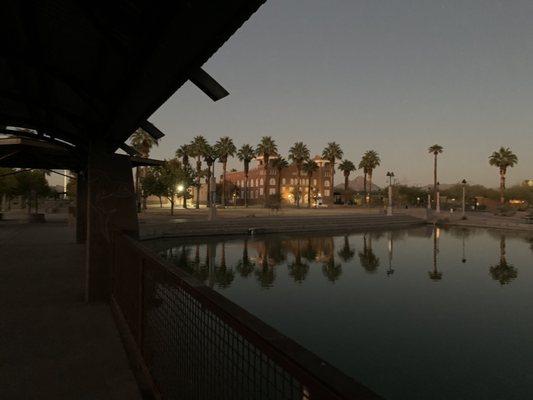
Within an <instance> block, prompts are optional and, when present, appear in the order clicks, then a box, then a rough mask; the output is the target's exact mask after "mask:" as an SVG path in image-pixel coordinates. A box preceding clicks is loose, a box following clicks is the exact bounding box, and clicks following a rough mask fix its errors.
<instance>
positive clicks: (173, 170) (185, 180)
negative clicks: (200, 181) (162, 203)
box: [156, 159, 193, 215]
mask: <svg viewBox="0 0 533 400" xmlns="http://www.w3.org/2000/svg"><path fill="white" fill-rule="evenodd" d="M156 168H157V175H156V176H157V177H158V179H160V181H161V182H160V185H161V186H162V188H164V190H162V193H163V195H164V196H165V197H166V198H167V199H168V201H169V202H170V215H174V205H175V200H176V195H177V194H178V186H179V185H182V186H183V187H189V186H191V185H192V182H193V172H192V170H191V168H190V167H189V166H187V167H183V166H182V165H181V163H180V162H179V161H178V160H176V159H172V160H168V161H165V162H164V163H163V165H162V166H160V167H156Z"/></svg>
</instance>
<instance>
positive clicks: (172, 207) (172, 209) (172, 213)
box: [169, 196, 174, 215]
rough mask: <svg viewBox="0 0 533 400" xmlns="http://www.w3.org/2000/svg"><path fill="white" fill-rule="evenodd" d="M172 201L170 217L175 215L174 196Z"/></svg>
mask: <svg viewBox="0 0 533 400" xmlns="http://www.w3.org/2000/svg"><path fill="white" fill-rule="evenodd" d="M169 200H170V215H174V196H172V198H169Z"/></svg>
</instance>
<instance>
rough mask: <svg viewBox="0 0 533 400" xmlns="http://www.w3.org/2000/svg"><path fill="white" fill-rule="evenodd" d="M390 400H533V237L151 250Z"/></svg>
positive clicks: (172, 245) (420, 232) (233, 243)
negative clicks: (414, 399)
mask: <svg viewBox="0 0 533 400" xmlns="http://www.w3.org/2000/svg"><path fill="white" fill-rule="evenodd" d="M153 246H154V247H155V248H156V250H157V251H158V252H159V254H160V255H161V256H162V257H164V258H167V259H169V260H171V261H172V262H173V263H175V265H176V266H177V267H179V268H184V269H186V270H187V271H189V272H190V273H192V274H193V275H194V276H196V277H197V278H198V279H200V280H201V281H203V282H204V283H205V284H206V285H209V286H211V287H213V288H214V289H215V290H217V291H219V292H220V293H222V294H223V295H224V296H226V297H227V298H229V299H231V300H232V301H234V302H236V303H237V304H239V305H241V306H242V307H243V308H245V309H247V310H248V311H250V312H251V313H253V314H255V315H256V316H258V317H259V318H261V319H262V320H264V321H266V322H267V323H269V324H270V325H272V326H274V327H275V328H277V329H278V330H279V331H281V332H282V333H284V334H286V335H287V336H289V337H291V338H293V339H294V340H296V341H297V342H299V343H300V344H302V345H303V346H305V347H307V348H308V349H310V350H312V351H313V352H315V353H316V354H318V355H319V356H321V357H322V358H324V359H325V360H327V361H328V362H330V363H331V364H333V365H335V366H337V367H338V368H339V369H341V370H342V371H344V372H345V373H347V374H348V375H350V376H353V377H354V378H355V379H356V380H357V381H359V382H361V383H363V384H365V385H366V386H368V387H369V388H371V389H372V390H374V391H375V392H377V393H378V394H380V395H382V396H384V397H386V398H388V399H408V398H409V399H413V398H416V399H531V398H533V263H532V256H533V235H531V234H530V235H529V236H528V235H522V234H519V233H513V232H511V233H509V232H503V231H487V230H467V229H450V230H443V229H440V228H433V227H422V228H415V229H409V230H395V231H390V232H387V231H384V232H369V233H364V234H363V233H356V234H350V235H341V236H320V235H316V234H314V235H312V236H309V235H307V236H306V235H301V236H298V235H290V236H284V235H276V236H262V237H255V238H246V239H243V238H240V239H228V240H221V239H216V240H214V239H201V240H200V239H197V240H189V241H179V242H178V241H176V240H174V241H171V240H165V241H159V242H156V243H153Z"/></svg>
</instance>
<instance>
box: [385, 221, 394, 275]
mask: <svg viewBox="0 0 533 400" xmlns="http://www.w3.org/2000/svg"><path fill="white" fill-rule="evenodd" d="M392 236H393V235H392V232H389V243H388V250H389V268H388V269H387V276H391V275H392V274H394V269H393V268H392V251H393V248H394V241H393V240H392Z"/></svg>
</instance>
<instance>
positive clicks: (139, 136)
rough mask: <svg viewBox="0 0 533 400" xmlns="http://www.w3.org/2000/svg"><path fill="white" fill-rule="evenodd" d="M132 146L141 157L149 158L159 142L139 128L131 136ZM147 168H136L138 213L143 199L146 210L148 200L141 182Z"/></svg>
mask: <svg viewBox="0 0 533 400" xmlns="http://www.w3.org/2000/svg"><path fill="white" fill-rule="evenodd" d="M130 140H131V145H132V147H133V148H134V149H135V150H137V152H138V153H139V154H140V155H141V157H144V158H148V156H149V155H150V150H151V149H152V147H154V146H157V144H158V143H157V140H156V139H154V138H153V137H152V136H150V135H149V134H148V132H146V131H145V130H144V129H142V128H138V129H136V130H135V132H133V135H131V138H130ZM145 172H146V167H137V168H135V189H136V191H137V211H138V212H140V211H141V198H144V199H145V200H144V209H146V198H145V197H144V196H142V193H141V187H140V181H141V178H142V177H143V176H144V175H145Z"/></svg>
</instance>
